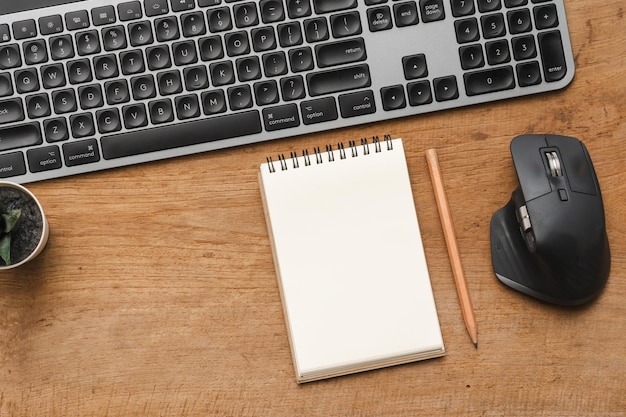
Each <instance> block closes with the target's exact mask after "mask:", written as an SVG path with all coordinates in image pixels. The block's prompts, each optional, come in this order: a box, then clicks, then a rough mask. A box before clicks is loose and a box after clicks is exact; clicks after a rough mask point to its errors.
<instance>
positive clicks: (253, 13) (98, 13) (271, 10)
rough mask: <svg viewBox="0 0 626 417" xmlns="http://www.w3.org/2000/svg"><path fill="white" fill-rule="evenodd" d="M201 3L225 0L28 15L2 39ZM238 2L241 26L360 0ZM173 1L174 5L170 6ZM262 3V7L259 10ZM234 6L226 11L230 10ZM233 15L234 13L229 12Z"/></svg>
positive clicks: (162, 0) (3, 31)
mask: <svg viewBox="0 0 626 417" xmlns="http://www.w3.org/2000/svg"><path fill="white" fill-rule="evenodd" d="M196 1H197V6H198V7H214V6H219V5H221V4H222V0H170V3H169V4H168V2H167V0H143V1H137V0H135V1H128V2H124V3H120V4H118V5H117V7H114V6H111V5H109V6H100V7H96V8H93V9H91V10H90V11H88V10H76V11H72V12H68V13H65V14H64V15H63V16H61V15H51V16H45V17H42V18H40V19H38V21H37V22H36V21H35V20H34V19H27V20H21V21H17V22H14V23H13V24H12V26H11V27H9V25H8V24H0V43H2V42H9V41H10V40H11V39H12V36H11V33H12V34H13V38H14V39H15V40H22V39H28V38H33V37H36V36H37V35H38V34H41V35H52V34H58V33H61V32H63V31H64V30H65V29H67V30H68V31H73V30H80V29H85V28H88V27H90V26H91V25H94V26H103V25H108V24H113V23H116V22H117V21H121V22H126V21H131V20H137V19H141V18H143V17H144V16H146V17H154V16H161V15H165V14H168V13H170V12H186V11H190V10H193V9H195V8H196ZM235 2H236V3H238V4H236V5H234V6H232V10H233V13H234V15H235V21H236V22H237V26H238V27H247V26H252V25H254V24H257V23H258V22H259V19H260V20H262V21H263V22H264V23H273V22H277V21H282V20H285V19H286V18H287V17H289V18H290V19H297V18H302V17H307V16H310V15H311V14H312V11H313V10H315V12H316V13H318V14H324V13H330V12H336V11H340V10H347V9H352V8H355V7H356V6H357V1H356V0H285V1H284V2H283V0H260V1H259V2H258V4H257V2H242V1H240V0H226V1H225V3H235ZM170 5H171V8H170ZM257 7H258V10H257ZM229 10H230V8H229V7H224V11H225V12H228V13H229V14H230V11H229ZM229 17H230V16H229Z"/></svg>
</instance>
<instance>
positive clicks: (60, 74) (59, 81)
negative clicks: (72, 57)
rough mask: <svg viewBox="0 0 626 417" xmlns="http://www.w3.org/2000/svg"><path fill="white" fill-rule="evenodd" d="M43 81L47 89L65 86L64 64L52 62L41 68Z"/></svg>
mask: <svg viewBox="0 0 626 417" xmlns="http://www.w3.org/2000/svg"><path fill="white" fill-rule="evenodd" d="M41 83H42V84H43V87H44V88H46V89H53V88H59V87H63V86H64V85H65V84H66V79H65V71H64V69H63V65H61V64H52V65H46V66H44V67H42V68H41Z"/></svg>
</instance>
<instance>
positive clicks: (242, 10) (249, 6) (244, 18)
mask: <svg viewBox="0 0 626 417" xmlns="http://www.w3.org/2000/svg"><path fill="white" fill-rule="evenodd" d="M233 15H234V19H235V25H236V26H237V27H238V28H247V27H250V26H255V25H257V24H258V23H259V13H258V11H257V9H256V5H255V4H254V3H244V4H237V5H235V7H234V8H233Z"/></svg>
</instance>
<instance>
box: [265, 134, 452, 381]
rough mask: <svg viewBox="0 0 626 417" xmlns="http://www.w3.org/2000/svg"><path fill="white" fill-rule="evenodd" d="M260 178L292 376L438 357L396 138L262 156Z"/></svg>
mask: <svg viewBox="0 0 626 417" xmlns="http://www.w3.org/2000/svg"><path fill="white" fill-rule="evenodd" d="M259 182H260V187H261V194H262V198H263V205H264V208H265V215H266V220H267V225H268V230H269V234H270V239H271V242H272V249H273V254H274V264H275V267H276V272H277V276H278V283H279V288H280V293H281V298H282V302H283V307H284V314H285V320H286V323H287V330H288V334H289V340H290V344H291V350H292V356H293V362H294V367H295V370H296V380H297V381H298V382H308V381H313V380H317V379H323V378H329V377H333V376H339V375H344V374H349V373H354V372H359V371H365V370H370V369H375V368H381V367H386V366H391V365H397V364H402V363H407V362H412V361H417V360H421V359H428V358H433V357H437V356H442V355H443V354H444V345H443V339H442V337H441V330H440V326H439V320H438V317H437V310H436V307H435V301H434V297H433V293H432V288H431V284H430V278H429V275H428V268H427V265H426V259H425V256H424V249H423V246H422V239H421V235H420V230H419V224H418V220H417V215H416V213H415V205H414V201H413V193H412V191H411V184H410V180H409V174H408V170H407V164H406V159H405V156H404V149H403V146H402V140H401V139H394V140H392V139H390V138H389V137H385V139H384V140H383V141H379V140H378V139H376V138H374V139H373V140H372V141H367V140H362V141H361V143H360V144H357V143H355V142H350V144H349V145H347V146H343V145H341V144H340V145H338V146H336V147H334V148H333V147H331V146H326V147H324V148H316V149H314V150H313V151H312V152H307V151H304V152H302V154H301V155H296V154H295V153H292V154H291V155H290V156H289V157H285V156H284V155H280V156H279V157H278V158H277V159H273V158H268V159H267V161H266V162H265V163H263V164H262V165H261V168H260V173H259Z"/></svg>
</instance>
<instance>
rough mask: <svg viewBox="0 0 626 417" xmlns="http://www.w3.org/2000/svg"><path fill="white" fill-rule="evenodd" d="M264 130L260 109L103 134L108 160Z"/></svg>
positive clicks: (103, 147)
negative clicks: (262, 128)
mask: <svg viewBox="0 0 626 417" xmlns="http://www.w3.org/2000/svg"><path fill="white" fill-rule="evenodd" d="M260 132H261V117H260V116H259V112H258V111H256V110H254V111H248V112H243V113H235V114H229V115H224V116H218V117H212V118H210V119H203V120H194V121H192V122H185V123H180V124H177V125H170V126H160V127H154V128H152V129H147V130H138V131H134V132H133V131H130V132H126V133H121V134H119V135H110V136H103V137H102V139H101V140H100V141H101V144H102V156H103V157H104V159H115V158H122V157H125V156H132V155H140V154H145V153H150V152H157V151H163V150H166V149H173V148H180V147H184V146H190V145H198V144H200V143H207V142H214V141H217V140H223V139H231V138H235V137H240V136H246V135H253V134H256V133H260Z"/></svg>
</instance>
